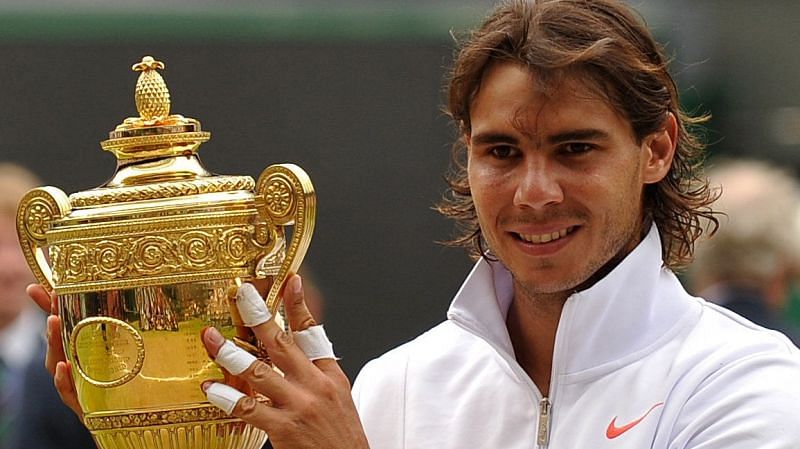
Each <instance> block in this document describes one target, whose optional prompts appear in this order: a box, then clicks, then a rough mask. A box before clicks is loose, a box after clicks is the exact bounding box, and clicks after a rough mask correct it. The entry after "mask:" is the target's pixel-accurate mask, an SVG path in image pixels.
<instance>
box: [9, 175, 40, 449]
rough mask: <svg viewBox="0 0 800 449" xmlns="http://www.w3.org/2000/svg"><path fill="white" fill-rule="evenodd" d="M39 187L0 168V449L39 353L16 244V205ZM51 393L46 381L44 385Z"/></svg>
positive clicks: (28, 278)
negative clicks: (27, 368) (27, 377)
mask: <svg viewBox="0 0 800 449" xmlns="http://www.w3.org/2000/svg"><path fill="white" fill-rule="evenodd" d="M37 185H39V180H38V179H37V178H36V176H34V175H33V173H31V172H29V171H28V170H26V169H24V168H22V167H20V166H18V165H14V164H9V163H0V192H1V193H0V447H2V448H8V447H10V442H11V439H12V438H13V436H14V435H13V434H14V432H15V431H16V429H18V427H19V424H20V419H21V418H20V406H19V405H20V403H21V400H20V399H21V398H22V397H23V396H22V394H21V390H22V387H23V383H24V378H25V375H24V373H25V369H26V367H27V366H28V364H29V362H30V361H31V359H32V358H33V357H34V355H35V354H36V352H37V351H38V350H39V348H43V347H44V346H43V345H44V342H43V341H42V338H41V334H42V329H43V326H44V315H43V314H42V313H41V312H39V311H38V309H36V308H35V307H34V306H33V303H31V301H30V299H29V298H28V295H26V294H25V287H26V286H27V285H28V284H30V283H31V282H35V281H36V279H35V278H34V277H33V274H32V273H31V271H30V269H29V268H28V263H27V262H26V261H25V256H24V255H23V254H22V250H21V249H20V246H19V241H18V240H17V231H16V216H17V204H18V203H19V200H20V199H21V198H22V196H23V195H24V194H25V192H27V191H28V190H30V189H32V188H33V187H36V186H37ZM47 385H48V386H50V388H51V389H52V388H53V387H52V381H49V382H48V383H47Z"/></svg>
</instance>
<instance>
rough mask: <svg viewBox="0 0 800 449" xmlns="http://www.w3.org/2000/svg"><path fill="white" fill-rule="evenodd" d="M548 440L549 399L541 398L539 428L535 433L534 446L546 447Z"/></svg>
mask: <svg viewBox="0 0 800 449" xmlns="http://www.w3.org/2000/svg"><path fill="white" fill-rule="evenodd" d="M549 440H550V399H548V398H547V397H543V398H542V400H541V401H539V428H538V430H537V432H536V445H537V446H539V447H547V443H548V442H549Z"/></svg>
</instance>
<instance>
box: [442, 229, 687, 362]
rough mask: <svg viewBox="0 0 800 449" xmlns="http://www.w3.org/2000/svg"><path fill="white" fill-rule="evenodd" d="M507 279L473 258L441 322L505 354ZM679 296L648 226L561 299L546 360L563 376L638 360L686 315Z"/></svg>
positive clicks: (496, 266) (495, 266)
mask: <svg viewBox="0 0 800 449" xmlns="http://www.w3.org/2000/svg"><path fill="white" fill-rule="evenodd" d="M512 282H513V281H512V278H511V273H510V272H509V271H508V270H507V269H506V268H505V266H503V264H502V263H500V262H490V261H487V260H486V259H481V260H480V261H478V263H477V264H476V265H475V267H474V268H473V270H472V272H471V273H470V274H469V276H468V277H467V279H466V280H465V282H464V284H463V285H462V286H461V289H460V290H459V291H458V293H457V294H456V296H455V298H454V300H453V303H452V304H451V306H450V309H449V311H448V318H449V319H451V320H453V321H455V322H457V323H459V324H461V325H462V326H463V327H465V328H467V329H468V330H470V331H471V332H473V333H475V334H476V335H478V336H480V337H482V338H484V339H486V340H487V341H489V342H490V343H491V344H493V346H495V347H496V348H497V349H498V350H500V351H505V352H507V354H508V355H510V356H511V357H513V355H514V349H513V347H512V345H511V340H510V338H509V336H508V331H507V329H506V324H505V321H506V314H507V312H508V308H509V306H510V304H511V301H512V300H513V288H512V287H513V285H512ZM686 299H688V294H686V292H685V291H684V290H683V287H682V286H681V285H680V283H679V281H678V280H677V278H676V277H675V275H674V274H673V273H672V272H671V271H670V270H669V269H667V268H665V267H664V266H663V263H662V259H661V239H660V238H659V235H658V230H657V229H656V227H655V226H653V227H652V228H651V229H650V232H649V233H648V235H647V236H646V237H645V238H644V239H643V240H642V242H640V243H639V245H638V246H637V247H636V248H635V249H634V250H633V251H631V253H630V254H628V255H627V256H626V257H625V259H623V260H622V262H620V264H619V265H617V267H616V268H614V269H613V270H612V271H611V272H610V273H609V274H608V275H606V276H605V277H604V278H603V279H601V280H600V281H598V282H597V283H596V284H594V285H593V286H592V287H590V288H588V289H586V290H584V291H581V292H578V293H575V294H573V295H572V296H570V297H569V298H568V299H567V302H566V303H565V305H564V309H563V310H562V313H561V321H560V323H559V327H558V334H557V336H556V351H555V354H554V361H553V363H554V365H555V366H558V367H560V368H559V371H560V374H567V373H576V372H579V371H583V370H586V369H590V368H593V367H598V366H601V365H605V364H609V363H612V362H615V361H621V359H627V358H629V357H636V356H637V355H641V354H642V353H643V352H646V350H647V349H648V348H649V347H650V346H652V345H654V344H657V343H658V342H659V340H661V339H662V338H663V337H665V336H666V335H667V334H668V333H669V330H670V329H672V328H673V327H674V326H675V324H676V323H677V322H678V321H679V320H680V318H681V317H682V316H683V314H684V313H688V311H689V309H690V308H691V304H692V303H693V302H692V301H687V300H686ZM555 359H558V360H555Z"/></svg>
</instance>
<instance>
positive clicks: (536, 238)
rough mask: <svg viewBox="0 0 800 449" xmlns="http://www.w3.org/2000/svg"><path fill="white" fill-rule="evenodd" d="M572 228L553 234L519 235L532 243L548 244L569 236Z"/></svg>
mask: <svg viewBox="0 0 800 449" xmlns="http://www.w3.org/2000/svg"><path fill="white" fill-rule="evenodd" d="M571 231H572V228H564V229H562V230H560V231H556V232H551V233H549V234H517V235H518V236H519V237H520V238H521V239H522V240H525V241H526V242H530V243H547V242H552V241H553V240H558V239H560V238H561V237H564V236H565V235H567V234H569V233H570V232H571Z"/></svg>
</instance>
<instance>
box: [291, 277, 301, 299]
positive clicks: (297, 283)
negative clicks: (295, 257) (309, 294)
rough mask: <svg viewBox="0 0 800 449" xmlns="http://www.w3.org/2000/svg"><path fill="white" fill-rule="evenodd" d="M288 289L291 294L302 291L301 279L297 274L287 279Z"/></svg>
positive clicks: (297, 293)
mask: <svg viewBox="0 0 800 449" xmlns="http://www.w3.org/2000/svg"><path fill="white" fill-rule="evenodd" d="M289 291H290V292H291V293H292V294H293V295H299V294H301V293H303V281H302V280H301V279H300V276H299V275H297V274H296V275H294V276H292V278H291V279H289Z"/></svg>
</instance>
